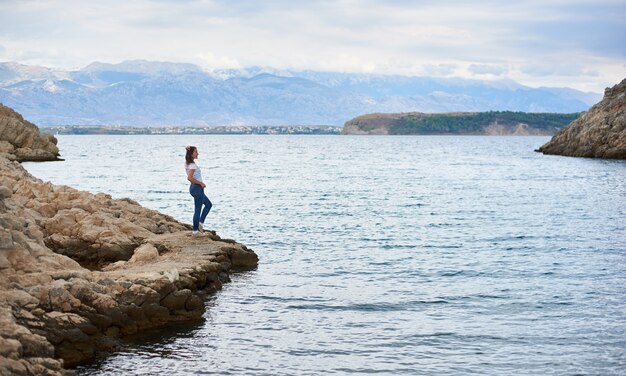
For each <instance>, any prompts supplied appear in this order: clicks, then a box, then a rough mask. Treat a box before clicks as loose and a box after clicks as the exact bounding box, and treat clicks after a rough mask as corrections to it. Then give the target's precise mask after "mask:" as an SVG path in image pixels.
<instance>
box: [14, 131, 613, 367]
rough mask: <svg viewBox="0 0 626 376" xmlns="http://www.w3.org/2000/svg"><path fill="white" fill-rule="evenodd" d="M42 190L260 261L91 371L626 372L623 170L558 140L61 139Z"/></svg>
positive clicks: (44, 170)
mask: <svg viewBox="0 0 626 376" xmlns="http://www.w3.org/2000/svg"><path fill="white" fill-rule="evenodd" d="M58 140H59V148H60V152H61V157H62V158H65V161H62V162H47V163H25V164H24V165H25V167H26V168H27V170H28V171H29V172H31V173H32V174H33V175H35V176H36V177H38V178H40V179H43V180H47V181H51V182H53V183H54V184H64V185H70V186H72V187H75V188H78V189H80V190H86V191H90V192H94V193H96V192H106V193H109V194H111V195H112V196H113V197H114V198H122V197H128V198H131V199H133V200H136V201H137V202H139V203H140V204H142V205H144V206H146V207H149V208H152V209H156V210H159V211H161V212H163V213H166V214H169V215H171V216H173V217H175V218H176V219H177V220H179V221H182V222H186V223H190V222H191V219H192V211H193V201H192V197H191V196H190V195H189V193H188V183H187V181H186V176H185V170H184V152H185V146H186V145H194V146H197V147H198V149H199V159H198V161H197V163H198V165H199V166H200V168H201V170H202V176H203V179H204V181H205V183H206V184H207V188H206V192H207V195H208V196H209V198H210V199H211V201H212V202H213V209H212V210H211V213H210V214H209V216H208V218H207V220H206V224H205V227H206V228H209V229H212V230H215V231H217V233H218V234H219V235H220V236H221V237H223V238H231V239H235V240H237V241H239V242H241V243H243V244H246V245H247V246H248V247H250V248H251V249H253V250H254V251H255V252H256V253H257V254H258V255H259V258H260V260H259V266H258V268H257V269H255V270H252V271H248V272H243V273H238V274H234V275H233V276H232V282H231V283H228V284H225V285H224V288H223V289H222V290H221V291H219V292H218V293H217V294H215V295H213V296H211V297H209V298H208V299H207V301H206V307H207V310H206V314H205V315H204V320H202V321H198V322H193V323H186V324H180V325H175V326H172V327H169V328H167V329H165V330H161V331H154V332H149V333H143V334H141V335H140V336H136V337H132V338H128V339H127V340H126V341H125V342H124V346H123V348H122V349H120V351H117V352H114V353H110V354H105V356H102V357H100V358H99V359H98V360H97V361H95V362H93V363H91V364H88V365H83V366H80V367H78V368H77V369H76V372H77V374H78V375H169V376H172V375H327V374H333V375H349V374H380V375H626V229H625V227H626V161H617V160H600V159H585V158H571V157H562V156H547V155H543V154H540V153H537V152H535V151H534V150H535V149H537V148H538V147H539V146H541V145H543V144H544V143H545V142H547V141H548V140H549V137H501V136H484V137H483V136H337V135H326V136H311V135H159V136H156V135H124V136H114V135H101V136H100V135H99V136H92V135H73V136H70V135H62V136H58Z"/></svg>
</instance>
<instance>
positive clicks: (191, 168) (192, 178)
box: [185, 146, 213, 235]
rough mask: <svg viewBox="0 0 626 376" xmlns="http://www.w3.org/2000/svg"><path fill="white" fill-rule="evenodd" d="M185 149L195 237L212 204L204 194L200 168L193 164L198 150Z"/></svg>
mask: <svg viewBox="0 0 626 376" xmlns="http://www.w3.org/2000/svg"><path fill="white" fill-rule="evenodd" d="M186 149H187V153H186V154H185V170H186V171H187V180H189V182H190V183H191V185H190V186H189V193H190V194H191V195H192V196H193V202H194V205H195V209H194V212H193V234H194V235H195V234H197V233H198V231H202V226H203V225H204V220H205V218H206V216H207V214H209V211H210V210H211V207H212V206H213V204H211V200H209V198H208V197H207V196H206V195H205V194H204V188H205V187H206V184H204V183H203V182H202V173H201V172H200V167H198V165H197V164H196V163H195V162H194V161H195V160H196V159H197V158H198V148H197V147H195V146H187V147H186ZM202 205H204V210H202ZM200 212H202V213H200Z"/></svg>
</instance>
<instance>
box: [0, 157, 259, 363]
mask: <svg viewBox="0 0 626 376" xmlns="http://www.w3.org/2000/svg"><path fill="white" fill-rule="evenodd" d="M13 159H14V158H13ZM257 260H258V258H257V255H256V254H255V253H254V252H252V251H251V250H249V249H248V248H247V247H246V246H244V245H242V244H239V243H237V242H235V241H233V240H228V239H221V238H220V237H219V236H218V235H217V234H215V232H211V231H207V232H204V233H202V234H201V235H199V236H191V227H190V226H189V225H186V224H182V223H179V222H177V221H176V220H174V219H173V218H172V217H170V216H167V215H164V214H161V213H159V212H156V211H154V210H150V209H147V208H144V207H141V206H140V205H138V204H137V203H136V202H133V201H132V200H128V199H113V198H111V196H109V195H106V194H103V193H99V194H95V195H94V194H91V193H88V192H81V191H78V190H76V189H73V188H71V187H67V186H55V185H53V184H51V183H48V182H43V181H41V180H39V179H37V178H35V177H33V176H32V175H30V174H29V173H28V172H27V171H25V170H24V169H23V168H22V166H21V165H20V164H19V163H18V162H16V161H11V160H9V159H8V158H6V157H5V156H0V374H1V375H5V374H6V375H40V374H47V375H61V374H68V373H71V371H68V370H67V368H65V367H68V366H72V365H74V364H78V363H81V362H85V361H89V360H90V359H92V358H93V357H94V356H95V355H96V354H97V353H98V352H100V351H103V350H112V349H115V348H116V346H118V344H119V339H120V338H121V337H123V336H125V335H129V334H133V333H137V332H139V331H142V330H145V329H148V328H156V327H161V326H164V325H167V324H168V323H171V322H176V321H181V320H197V319H201V318H202V314H203V312H204V310H205V305H204V301H203V296H205V294H207V293H211V292H214V291H216V290H218V289H220V288H221V286H222V284H223V283H224V282H227V281H229V273H231V272H232V271H234V270H238V269H249V268H253V267H255V266H256V265H257Z"/></svg>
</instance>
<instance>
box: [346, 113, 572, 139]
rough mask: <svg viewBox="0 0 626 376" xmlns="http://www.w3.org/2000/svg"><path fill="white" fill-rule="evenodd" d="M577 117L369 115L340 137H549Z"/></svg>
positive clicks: (349, 124)
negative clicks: (448, 135)
mask: <svg viewBox="0 0 626 376" xmlns="http://www.w3.org/2000/svg"><path fill="white" fill-rule="evenodd" d="M580 114H581V113H571V114H559V113H530V112H513V111H488V112H450V113H421V112H407V113H396V114H369V115H362V116H358V117H356V118H354V119H352V120H349V121H347V122H346V124H345V125H344V127H343V130H342V132H341V134H361V135H446V134H450V135H452V134H453V135H488V136H504V135H512V136H551V135H554V134H556V133H557V132H558V131H560V130H561V129H562V128H563V127H565V126H567V125H568V124H570V123H571V122H572V121H574V120H576V119H577V118H578V117H579V116H580Z"/></svg>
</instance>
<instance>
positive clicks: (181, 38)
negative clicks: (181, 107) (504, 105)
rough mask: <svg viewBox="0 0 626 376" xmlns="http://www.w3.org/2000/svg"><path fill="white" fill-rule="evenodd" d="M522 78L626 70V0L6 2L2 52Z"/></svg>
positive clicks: (48, 59) (611, 81)
mask: <svg viewBox="0 0 626 376" xmlns="http://www.w3.org/2000/svg"><path fill="white" fill-rule="evenodd" d="M135 59H142V60H151V61H170V62H184V63H193V64H197V65H200V66H202V67H203V68H205V69H207V70H213V69H223V68H245V67H250V66H260V67H271V68H275V69H292V70H318V71H330V72H354V73H372V74H400V75H410V76H431V77H461V78H470V79H479V80H498V79H510V80H514V81H516V82H519V83H521V84H524V85H528V86H531V87H540V86H550V87H570V88H574V89H578V90H583V91H593V92H598V93H601V92H602V91H603V90H604V88H606V87H610V86H613V85H615V84H617V83H619V82H620V81H621V80H622V79H624V78H626V0H521V1H520V0H518V1H504V0H499V1H495V0H494V1H489V0H475V1H461V0H458V1H457V0H449V1H446V0H441V1H435V0H432V1H431V0H417V1H409V0H387V1H382V0H381V1H375V0H362V1H356V0H340V1H293V0H265V1H261V0H259V1H254V0H232V1H211V0H107V1H92V0H58V1H55V0H0V61H14V62H18V63H22V64H27V65H43V66H47V67H51V68H61V69H79V68H83V67H85V66H87V65H88V64H90V63H92V62H95V61H99V62H105V63H119V62H122V61H124V60H135Z"/></svg>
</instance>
